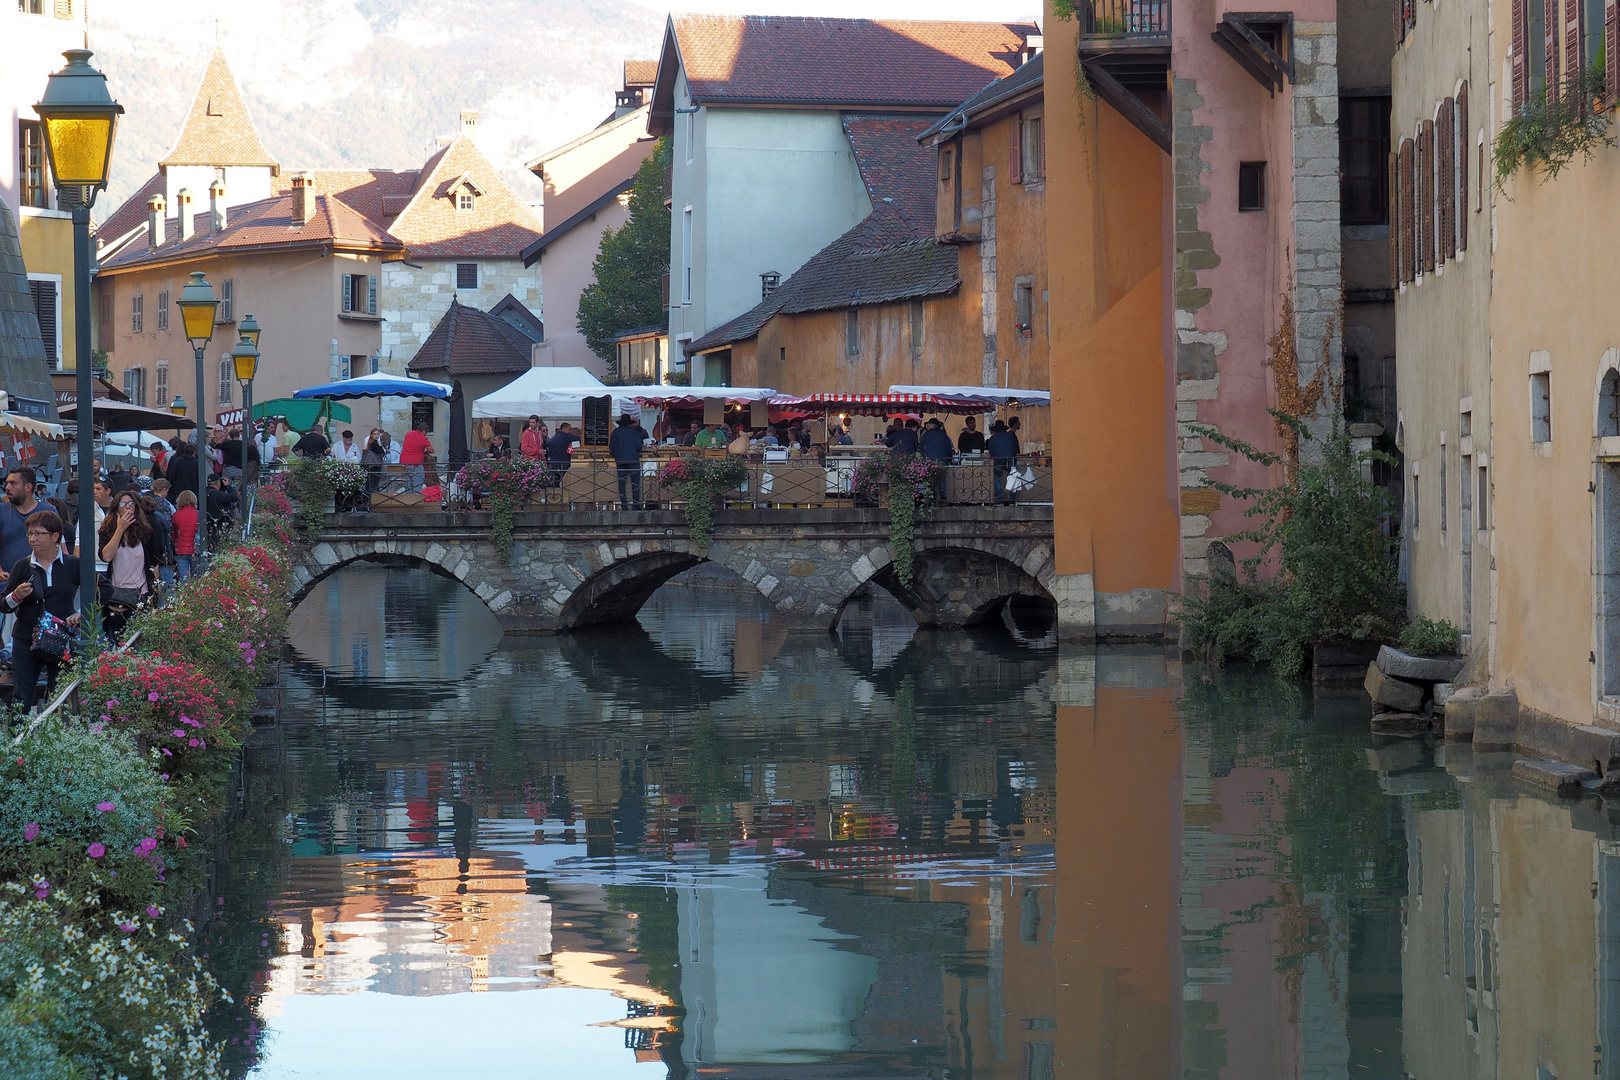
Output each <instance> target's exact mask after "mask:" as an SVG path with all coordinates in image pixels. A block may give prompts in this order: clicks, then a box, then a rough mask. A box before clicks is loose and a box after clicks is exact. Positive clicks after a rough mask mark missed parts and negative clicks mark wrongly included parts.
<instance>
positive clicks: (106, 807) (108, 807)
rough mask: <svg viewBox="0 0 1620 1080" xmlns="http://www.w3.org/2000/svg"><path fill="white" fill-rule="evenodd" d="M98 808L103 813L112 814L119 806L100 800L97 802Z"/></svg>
mask: <svg viewBox="0 0 1620 1080" xmlns="http://www.w3.org/2000/svg"><path fill="white" fill-rule="evenodd" d="M96 809H97V810H100V811H101V812H102V813H103V814H110V813H112V812H113V811H114V810H116V809H118V808H117V807H116V806H114V805H113V804H112V803H110V802H98V803H96Z"/></svg>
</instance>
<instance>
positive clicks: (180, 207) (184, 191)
mask: <svg viewBox="0 0 1620 1080" xmlns="http://www.w3.org/2000/svg"><path fill="white" fill-rule="evenodd" d="M174 210H175V216H177V217H178V218H179V219H180V242H181V243H185V242H186V241H187V240H190V239H191V233H192V228H193V225H192V221H191V189H190V188H181V189H180V190H179V191H177V192H175V193H174Z"/></svg>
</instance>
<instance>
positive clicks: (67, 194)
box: [34, 49, 124, 636]
mask: <svg viewBox="0 0 1620 1080" xmlns="http://www.w3.org/2000/svg"><path fill="white" fill-rule="evenodd" d="M62 55H63V56H64V57H65V58H66V59H67V64H66V66H64V67H63V68H62V70H61V71H58V72H56V73H55V74H53V75H52V76H51V77H50V78H49V79H47V80H46V82H45V94H44V96H43V97H41V98H40V100H39V101H38V102H37V103H36V104H35V105H34V112H35V113H36V114H37V115H38V116H39V122H40V129H41V130H40V133H41V136H42V139H43V142H44V143H45V160H46V162H47V163H48V164H49V166H50V170H51V176H52V177H53V179H54V181H55V183H56V200H57V203H58V204H59V205H61V206H71V207H72V208H73V333H74V338H75V341H74V360H73V367H74V375H75V380H74V381H75V383H76V390H77V397H78V408H77V409H76V410H75V411H76V412H77V414H78V418H79V424H78V427H79V431H78V449H79V554H80V556H81V558H80V559H79V598H80V600H81V601H82V603H83V605H84V607H85V608H86V609H87V610H91V609H93V606H94V605H93V601H94V600H95V598H96V596H97V595H98V593H97V591H96V502H95V490H94V484H93V483H92V481H93V479H94V478H93V477H92V476H91V475H90V462H91V461H92V459H93V458H94V455H95V448H94V439H95V422H96V421H95V416H96V384H95V371H94V369H93V366H92V363H91V360H90V267H91V263H92V262H93V261H94V259H95V256H94V253H93V252H92V250H91V248H90V207H91V206H92V205H94V204H95V201H96V193H97V192H98V191H102V190H105V189H106V187H107V172H108V168H109V166H110V164H111V162H112V148H113V136H114V134H116V131H117V127H118V117H119V115H120V114H122V113H123V111H124V107H123V106H122V105H120V104H118V102H116V101H114V100H113V99H112V95H110V94H108V93H107V77H106V76H105V75H103V74H102V73H101V72H99V71H97V70H96V69H95V68H93V67H91V66H90V50H89V49H68V50H67V51H66V52H64V53H63V54H62ZM89 631H90V634H91V635H92V636H94V635H98V634H99V633H100V632H101V628H100V627H99V626H95V625H92V626H91V627H90V628H89Z"/></svg>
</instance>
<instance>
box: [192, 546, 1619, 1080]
mask: <svg viewBox="0 0 1620 1080" xmlns="http://www.w3.org/2000/svg"><path fill="white" fill-rule="evenodd" d="M1047 630H1048V627H1047V626H1046V625H1045V623H1044V621H1043V618H1042V616H1041V615H1040V613H1038V612H1028V611H1020V612H1015V613H1011V614H1009V616H1008V618H1007V619H1006V620H1005V621H1004V624H1003V625H1000V626H994V627H991V628H988V629H986V630H984V631H980V632H975V633H971V634H933V633H916V632H914V631H913V630H912V628H911V627H910V624H909V620H908V619H907V618H906V617H905V615H904V613H903V612H902V611H900V610H899V609H898V608H897V606H895V605H893V603H892V602H885V601H883V600H881V599H879V600H875V601H871V602H863V603H860V604H857V605H854V606H852V608H851V610H850V611H849V612H848V613H847V616H846V619H845V621H844V623H843V625H842V627H841V630H840V633H839V634H838V635H836V636H833V637H819V636H807V635H798V634H788V633H786V632H784V631H782V630H781V629H779V628H777V627H774V626H773V625H772V624H771V622H770V620H769V618H768V614H767V612H766V611H765V610H764V609H763V607H762V605H761V604H760V603H759V602H758V601H757V600H756V599H754V598H751V597H750V596H749V595H748V594H747V593H746V592H722V591H718V590H712V589H705V590H695V589H687V588H681V587H678V586H669V587H666V588H665V589H664V590H662V591H660V592H659V593H658V594H657V595H656V596H655V597H654V599H653V601H652V602H651V603H650V604H649V605H648V607H647V609H646V610H644V611H643V613H642V616H641V620H640V624H639V625H635V626H628V627H621V628H614V629H610V630H603V631H596V632H592V633H589V634H580V635H575V636H572V637H565V638H527V639H525V638H506V639H502V638H501V636H500V633H499V630H498V628H497V627H496V626H495V625H494V621H493V619H492V617H490V616H489V615H488V613H487V612H486V611H485V610H484V609H483V607H482V605H481V604H479V602H478V601H477V600H476V598H474V597H472V596H471V595H470V594H468V593H466V592H465V591H464V590H463V589H462V588H461V586H459V585H458V584H456V583H454V582H450V581H447V580H444V579H441V578H436V577H433V576H430V575H428V574H425V573H421V572H416V571H409V570H399V569H383V568H351V569H349V570H345V571H343V572H341V573H339V574H338V575H335V576H334V577H333V578H331V579H329V580H328V581H327V582H326V583H324V584H323V585H322V586H320V587H319V588H318V589H317V590H316V592H315V593H314V594H312V595H311V596H310V597H309V598H308V599H307V600H306V601H305V602H304V604H303V605H302V606H301V607H300V608H299V609H298V611H297V612H296V613H295V622H294V628H293V637H294V641H295V645H296V650H297V651H296V654H295V655H296V659H295V660H294V661H293V662H291V663H289V664H287V665H284V667H285V668H286V669H287V675H286V682H287V700H288V707H287V709H286V710H285V715H284V718H283V723H282V724H281V725H280V726H279V727H276V728H267V729H263V730H262V731H261V732H260V735H259V738H258V741H257V742H256V743H255V745H254V746H253V748H252V749H251V750H250V752H249V754H248V759H247V766H246V769H245V772H244V777H243V785H242V797H241V800H240V809H239V812H238V813H237V814H236V815H235V816H234V818H233V819H232V821H231V822H230V823H229V826H228V829H227V831H226V834H225V837H224V840H223V841H222V843H221V845H220V850H219V856H220V861H219V864H218V867H217V872H216V882H215V885H216V888H215V892H216V893H217V897H216V900H217V903H216V904H215V905H214V906H215V910H216V911H217V912H219V914H218V916H217V918H215V919H214V920H213V921H212V922H211V923H210V925H209V926H208V928H207V929H206V931H205V940H206V941H207V943H208V944H207V946H206V947H208V948H209V949H210V950H211V955H210V962H211V963H212V964H213V965H214V966H215V968H216V970H217V971H218V972H219V973H220V974H221V976H222V978H223V979H224V981H225V982H226V983H227V984H228V985H230V986H231V987H232V988H233V990H235V991H236V992H238V993H239V994H240V996H241V997H242V998H243V999H244V1000H243V1001H242V1002H241V1004H240V1005H239V1006H238V1007H236V1008H235V1009H222V1010H221V1011H220V1013H219V1014H218V1016H217V1017H216V1020H217V1028H218V1030H219V1031H221V1033H223V1034H224V1035H226V1036H227V1037H229V1038H234V1039H236V1040H237V1041H236V1042H235V1043H233V1044H232V1059H233V1061H234V1062H235V1063H236V1066H237V1068H238V1070H239V1071H242V1072H252V1074H253V1075H255V1076H262V1077H277V1078H280V1077H299V1078H306V1077H334V1078H336V1077H344V1078H353V1077H371V1076H376V1077H389V1078H403V1077H459V1076H469V1077H471V1076H485V1075H490V1076H494V1075H501V1076H534V1077H582V1078H584V1077H590V1078H596V1077H618V1076H644V1077H656V1078H662V1077H696V1076H699V1075H701V1076H705V1077H710V1076H713V1077H738V1078H767V1077H769V1078H776V1077H801V1076H802V1077H818V1078H820V1077H848V1078H855V1077H873V1078H876V1077H917V1078H923V1077H931V1078H968V1077H974V1078H992V1077H994V1078H1001V1077H1006V1078H1016V1080H1045V1078H1058V1077H1064V1078H1067V1077H1076V1078H1081V1077H1084V1078H1091V1077H1098V1078H1102V1077H1118V1078H1129V1080H1137V1078H1141V1080H1155V1078H1169V1077H1199V1078H1210V1080H1213V1078H1216V1077H1223V1078H1226V1080H1251V1078H1269V1077H1278V1078H1284V1077H1300V1078H1316V1077H1322V1078H1330V1077H1383V1078H1390V1080H1395V1078H1402V1077H1407V1076H1412V1077H1419V1078H1428V1077H1435V1078H1440V1077H1447V1078H1449V1077H1459V1078H1461V1077H1468V1078H1473V1077H1482V1078H1483V1077H1497V1076H1501V1077H1526V1078H1537V1080H1539V1078H1540V1077H1544V1076H1552V1077H1565V1078H1568V1077H1575V1076H1590V1075H1597V1076H1600V1077H1620V1032H1614V1031H1613V1029H1614V1028H1615V1026H1616V1025H1617V1024H1620V979H1617V977H1616V973H1615V969H1616V966H1617V961H1620V940H1617V939H1620V917H1617V915H1616V912H1617V911H1620V861H1616V860H1617V859H1620V845H1617V844H1616V843H1615V839H1616V837H1615V835H1614V832H1615V830H1614V826H1613V825H1611V824H1610V815H1609V813H1608V811H1607V808H1606V807H1605V805H1604V804H1602V803H1601V802H1599V801H1598V800H1597V799H1596V798H1595V797H1594V798H1588V799H1586V800H1584V801H1580V802H1558V801H1557V800H1551V799H1546V798H1542V797H1539V796H1536V795H1534V794H1532V793H1531V792H1529V791H1528V790H1527V789H1523V788H1521V787H1518V786H1516V784H1515V782H1514V781H1512V780H1511V778H1509V777H1508V775H1507V769H1508V767H1509V766H1510V765H1511V758H1503V757H1501V756H1499V755H1498V756H1494V757H1488V756H1487V755H1483V754H1479V755H1475V754H1472V753H1470V752H1469V748H1468V747H1467V746H1456V745H1449V746H1448V745H1443V744H1442V745H1435V744H1432V743H1429V742H1425V741H1422V740H1399V739H1394V740H1390V739H1382V738H1378V739H1375V738H1373V737H1371V736H1370V735H1369V734H1368V732H1367V725H1366V716H1367V712H1368V709H1367V706H1366V703H1365V699H1364V698H1363V697H1362V696H1361V695H1360V694H1359V692H1356V693H1339V694H1332V695H1313V694H1312V693H1311V691H1310V688H1309V687H1300V686H1295V685H1283V684H1278V683H1275V682H1273V681H1271V680H1269V679H1266V678H1263V677H1259V676H1256V675H1254V674H1252V673H1243V672H1227V673H1224V674H1222V675H1220V676H1219V677H1217V678H1210V677H1209V676H1208V675H1207V673H1203V672H1199V671H1197V670H1195V669H1192V668H1188V669H1186V670H1183V668H1182V667H1181V665H1180V664H1178V663H1175V662H1174V661H1173V660H1172V659H1170V658H1167V657H1166V656H1165V655H1164V654H1163V653H1162V652H1158V651H1154V650H1151V649H1136V650H1120V649H1103V650H1095V649H1089V648H1088V649H1071V648H1069V647H1068V646H1064V647H1062V648H1059V647H1057V646H1056V644H1055V643H1054V641H1053V639H1052V638H1051V636H1050V634H1048V633H1047ZM1608 1047H1612V1049H1607V1050H1606V1048H1608Z"/></svg>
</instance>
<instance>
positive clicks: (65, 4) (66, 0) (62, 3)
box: [56, 0, 73, 19]
mask: <svg viewBox="0 0 1620 1080" xmlns="http://www.w3.org/2000/svg"><path fill="white" fill-rule="evenodd" d="M56 17H57V18H58V19H71V18H73V0H56Z"/></svg>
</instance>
